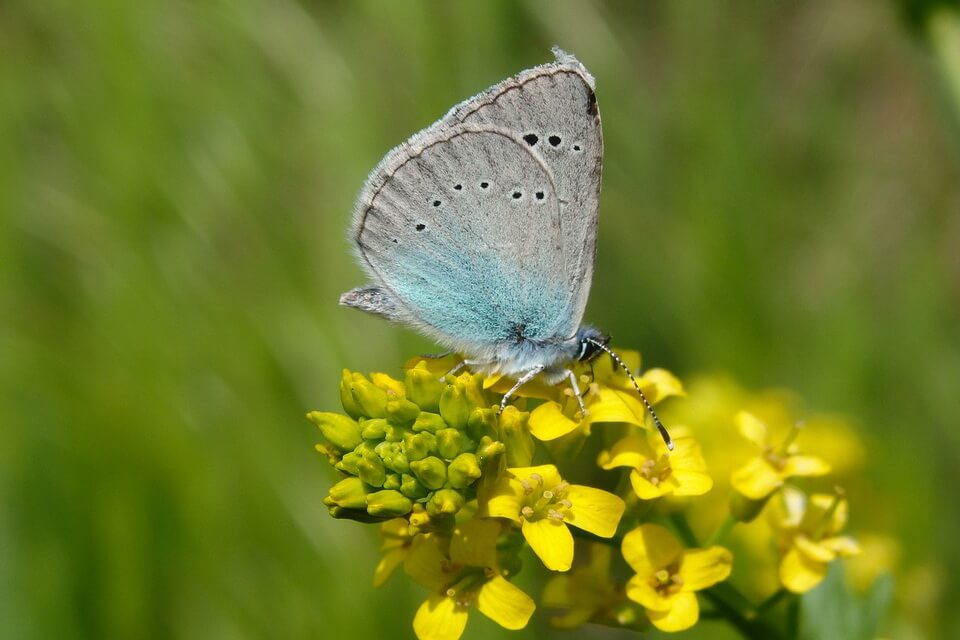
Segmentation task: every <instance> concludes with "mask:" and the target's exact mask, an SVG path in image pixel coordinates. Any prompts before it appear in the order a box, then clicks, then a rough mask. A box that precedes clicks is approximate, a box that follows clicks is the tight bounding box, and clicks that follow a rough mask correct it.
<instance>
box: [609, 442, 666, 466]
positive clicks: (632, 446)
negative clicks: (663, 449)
mask: <svg viewBox="0 0 960 640" xmlns="http://www.w3.org/2000/svg"><path fill="white" fill-rule="evenodd" d="M655 456H656V454H654V452H653V448H652V447H651V446H650V443H649V441H648V440H647V438H646V437H645V436H628V437H626V438H623V439H621V440H619V441H617V443H616V444H615V445H613V447H611V448H610V450H609V451H604V452H603V453H601V454H600V456H599V457H598V458H597V464H599V465H600V466H601V467H603V468H604V469H614V468H616V467H633V468H634V469H637V468H639V467H640V466H641V465H642V464H643V463H644V462H646V461H647V460H650V459H651V458H654V457H655Z"/></svg>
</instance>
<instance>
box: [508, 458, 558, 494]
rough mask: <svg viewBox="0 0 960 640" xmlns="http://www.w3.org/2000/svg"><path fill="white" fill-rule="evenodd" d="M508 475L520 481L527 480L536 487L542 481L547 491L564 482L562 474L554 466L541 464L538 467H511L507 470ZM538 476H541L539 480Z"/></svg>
mask: <svg viewBox="0 0 960 640" xmlns="http://www.w3.org/2000/svg"><path fill="white" fill-rule="evenodd" d="M507 473H509V474H510V475H512V476H513V477H514V478H516V479H517V480H519V481H522V480H526V481H527V482H529V483H531V484H533V485H534V486H536V485H537V484H538V482H540V481H542V482H543V486H544V487H545V488H547V489H552V488H553V487H555V486H557V485H558V484H560V483H561V482H563V478H561V477H560V472H559V471H558V470H557V468H556V467H555V466H554V465H552V464H541V465H539V466H536V467H511V468H509V469H507ZM537 476H539V478H540V479H539V480H538V479H537Z"/></svg>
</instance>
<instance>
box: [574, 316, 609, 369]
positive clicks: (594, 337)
mask: <svg viewBox="0 0 960 640" xmlns="http://www.w3.org/2000/svg"><path fill="white" fill-rule="evenodd" d="M576 341H577V344H578V345H579V346H580V350H579V351H578V352H577V360H578V361H580V362H590V361H591V360H593V359H594V358H596V357H597V356H598V355H600V354H601V353H603V351H604V347H605V346H607V343H608V342H610V336H608V335H607V334H605V333H604V332H602V331H600V330H599V329H597V328H596V327H591V326H588V325H584V326H582V327H580V329H579V330H578V331H577V339H576Z"/></svg>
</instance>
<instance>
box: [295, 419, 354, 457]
mask: <svg viewBox="0 0 960 640" xmlns="http://www.w3.org/2000/svg"><path fill="white" fill-rule="evenodd" d="M307 419H308V420H309V421H310V422H312V423H313V424H315V425H317V426H318V427H320V433H322V434H323V437H324V438H326V439H327V441H328V442H329V443H330V444H332V445H333V446H335V447H336V448H337V449H340V451H350V450H351V449H353V448H354V447H356V446H357V445H358V444H360V442H362V441H363V438H362V437H361V436H360V425H359V424H357V422H356V421H355V420H353V419H351V418H348V417H347V416H343V415H340V414H339V413H327V412H324V411H311V412H310V413H308V414H307Z"/></svg>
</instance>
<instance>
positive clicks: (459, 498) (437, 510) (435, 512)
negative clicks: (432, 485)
mask: <svg viewBox="0 0 960 640" xmlns="http://www.w3.org/2000/svg"><path fill="white" fill-rule="evenodd" d="M464 502H466V499H465V498H464V497H463V494H461V493H460V492H459V491H455V490H453V489H441V490H439V491H435V492H434V494H433V495H432V496H430V499H429V500H428V501H427V513H428V514H430V515H431V516H433V517H436V516H440V515H450V516H452V515H454V514H456V513H457V511H460V508H461V507H463V504H464Z"/></svg>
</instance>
